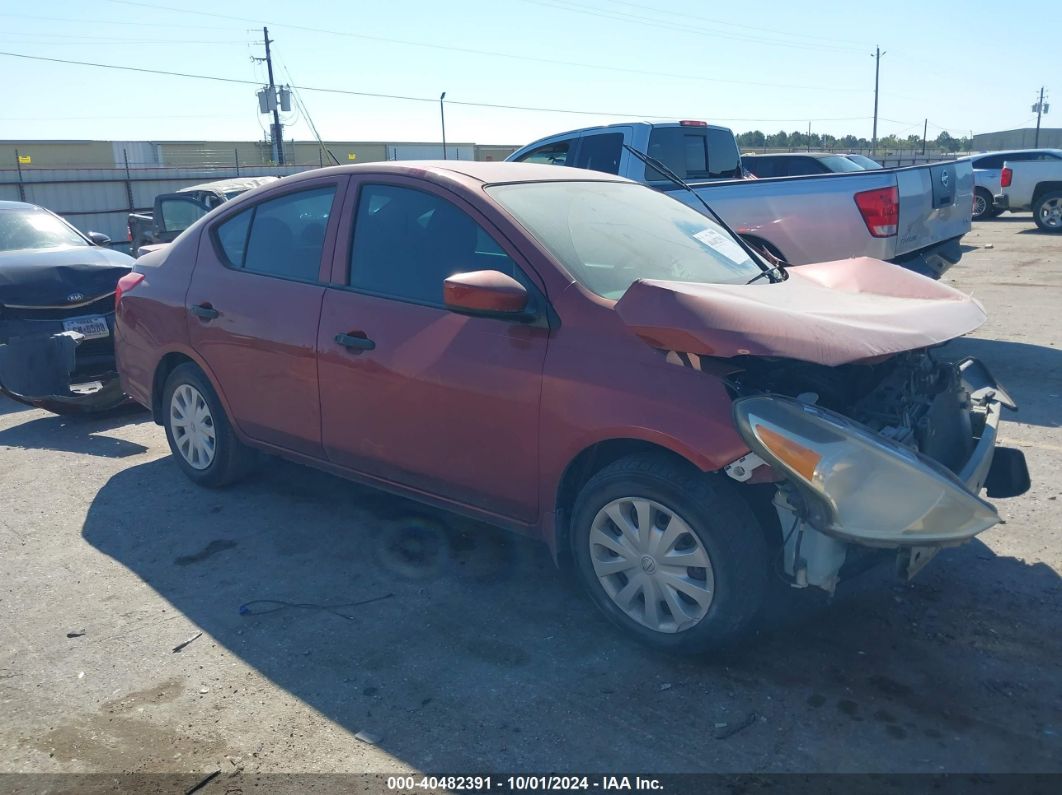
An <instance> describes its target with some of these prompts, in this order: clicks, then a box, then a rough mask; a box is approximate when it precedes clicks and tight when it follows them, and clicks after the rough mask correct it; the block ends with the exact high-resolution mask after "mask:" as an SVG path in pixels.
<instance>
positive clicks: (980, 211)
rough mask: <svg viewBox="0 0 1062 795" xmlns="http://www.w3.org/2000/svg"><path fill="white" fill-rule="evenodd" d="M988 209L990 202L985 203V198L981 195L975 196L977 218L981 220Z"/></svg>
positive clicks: (974, 208)
mask: <svg viewBox="0 0 1062 795" xmlns="http://www.w3.org/2000/svg"><path fill="white" fill-rule="evenodd" d="M987 209H988V202H986V201H985V197H984V196H981V195H980V194H978V195H976V196H974V202H973V214H974V216H976V217H977V218H980V217H981V216H982V215H984V214H985V210H987Z"/></svg>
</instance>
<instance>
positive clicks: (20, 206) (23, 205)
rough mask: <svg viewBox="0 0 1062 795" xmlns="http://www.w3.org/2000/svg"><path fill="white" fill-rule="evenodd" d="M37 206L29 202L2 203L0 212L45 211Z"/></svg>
mask: <svg viewBox="0 0 1062 795" xmlns="http://www.w3.org/2000/svg"><path fill="white" fill-rule="evenodd" d="M43 209H44V208H43V207H39V206H38V205H36V204H30V203H29V202H15V201H0V210H43Z"/></svg>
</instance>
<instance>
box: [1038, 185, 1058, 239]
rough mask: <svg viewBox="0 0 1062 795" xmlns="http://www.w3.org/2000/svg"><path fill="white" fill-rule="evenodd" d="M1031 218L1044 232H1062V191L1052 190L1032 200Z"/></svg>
mask: <svg viewBox="0 0 1062 795" xmlns="http://www.w3.org/2000/svg"><path fill="white" fill-rule="evenodd" d="M1032 209H1033V220H1035V221H1036V225H1037V226H1038V227H1040V229H1042V230H1043V231H1044V232H1062V191H1057V190H1056V191H1052V192H1050V193H1045V194H1044V195H1043V196H1041V197H1040V198H1038V199H1037V200H1036V201H1035V202H1033V208H1032Z"/></svg>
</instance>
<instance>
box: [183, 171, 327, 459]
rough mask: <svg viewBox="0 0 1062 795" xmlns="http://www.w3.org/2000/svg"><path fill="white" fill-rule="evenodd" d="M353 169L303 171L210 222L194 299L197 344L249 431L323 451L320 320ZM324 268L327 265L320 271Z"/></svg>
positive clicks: (191, 320) (190, 301)
mask: <svg viewBox="0 0 1062 795" xmlns="http://www.w3.org/2000/svg"><path fill="white" fill-rule="evenodd" d="M346 181H347V178H346V177H330V178H321V179H312V180H299V181H297V182H295V183H293V184H292V185H291V186H290V187H289V189H288V190H283V191H281V190H277V191H272V192H270V193H268V194H266V195H263V196H262V197H260V199H259V201H257V202H255V203H254V204H253V205H250V206H247V205H239V206H238V207H237V208H236V209H235V210H234V211H233V212H231V213H227V214H225V215H223V216H222V217H221V218H219V220H218V221H217V222H215V223H213V224H211V226H210V228H209V229H208V230H207V231H205V232H204V234H203V235H202V238H201V240H200V244H199V258H198V260H197V263H196V267H195V271H194V273H193V275H192V280H191V284H190V286H189V289H188V294H187V299H186V303H187V306H188V311H189V315H188V328H189V337H190V340H191V344H192V347H193V348H194V349H195V351H196V352H197V353H198V354H199V355H200V356H201V357H202V358H203V360H204V361H205V362H206V364H207V366H208V367H209V368H210V371H211V373H212V374H213V376H214V378H215V381H216V383H217V384H218V387H219V388H220V390H221V391H222V392H223V393H224V397H225V399H226V401H227V403H228V406H229V410H230V412H231V415H232V420H233V422H235V423H236V425H237V426H238V427H239V428H240V429H241V430H242V431H243V432H244V433H245V434H247V436H249V437H251V438H253V439H256V440H258V441H261V442H265V443H267V444H271V445H276V446H278V447H282V448H285V449H288V450H292V451H295V452H298V453H302V454H305V455H311V456H317V457H323V450H322V446H321V420H320V408H319V404H318V390H317V357H316V346H317V325H318V322H319V320H320V314H321V300H322V298H323V297H324V291H325V288H324V285H323V281H324V280H325V279H326V278H327V274H328V273H329V272H330V265H331V253H332V248H333V247H334V245H335V230H336V225H337V223H338V221H337V219H336V217H335V213H333V211H332V207H333V204H334V203H335V204H336V205H337V206H338V204H339V203H340V202H341V201H342V193H343V189H344V188H345V184H346ZM322 271H323V273H322Z"/></svg>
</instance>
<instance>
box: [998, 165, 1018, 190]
mask: <svg viewBox="0 0 1062 795" xmlns="http://www.w3.org/2000/svg"><path fill="white" fill-rule="evenodd" d="M1013 181H1014V169H1012V168H1009V167H1007V166H1003V170H1002V171H1001V172H1000V173H999V186H1000V187H1001V188H1009V187H1010V183H1012V182H1013Z"/></svg>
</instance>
